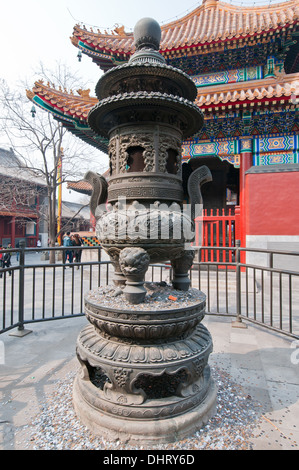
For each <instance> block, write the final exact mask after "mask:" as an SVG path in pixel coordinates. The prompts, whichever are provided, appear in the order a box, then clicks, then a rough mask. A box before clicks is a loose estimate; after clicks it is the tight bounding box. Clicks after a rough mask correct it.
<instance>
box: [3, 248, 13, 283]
mask: <svg viewBox="0 0 299 470" xmlns="http://www.w3.org/2000/svg"><path fill="white" fill-rule="evenodd" d="M10 248H11V244H10V243H9V244H8V245H7V249H10ZM2 262H3V268H9V267H10V266H11V253H10V252H8V251H7V252H6V253H4V256H3V261H2ZM8 274H9V275H10V276H11V271H8Z"/></svg>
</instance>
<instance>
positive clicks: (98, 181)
mask: <svg viewBox="0 0 299 470" xmlns="http://www.w3.org/2000/svg"><path fill="white" fill-rule="evenodd" d="M84 179H85V180H86V181H88V182H89V183H90V184H91V186H92V188H93V190H92V194H91V197H90V203H89V206H90V210H91V213H92V214H93V215H94V216H95V217H96V208H97V207H98V206H99V205H100V204H105V202H106V201H107V196H108V183H107V180H106V179H105V178H104V176H102V175H99V174H98V173H94V172H93V171H88V172H87V173H86V174H85V176H84Z"/></svg>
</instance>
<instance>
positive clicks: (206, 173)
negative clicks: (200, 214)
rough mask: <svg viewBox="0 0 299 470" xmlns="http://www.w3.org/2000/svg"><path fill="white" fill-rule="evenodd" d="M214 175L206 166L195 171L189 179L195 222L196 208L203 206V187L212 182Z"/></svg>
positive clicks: (192, 214) (189, 191)
mask: <svg viewBox="0 0 299 470" xmlns="http://www.w3.org/2000/svg"><path fill="white" fill-rule="evenodd" d="M212 180H213V178H212V174H211V172H210V170H209V168H208V167H207V166H205V165H203V166H201V167H199V168H197V169H196V170H194V171H193V172H192V173H191V175H190V176H189V179H188V187H187V188H188V195H189V198H190V204H191V218H192V220H194V218H195V215H196V214H195V206H196V204H202V203H203V199H202V194H201V186H202V185H203V184H205V183H208V182H209V181H212Z"/></svg>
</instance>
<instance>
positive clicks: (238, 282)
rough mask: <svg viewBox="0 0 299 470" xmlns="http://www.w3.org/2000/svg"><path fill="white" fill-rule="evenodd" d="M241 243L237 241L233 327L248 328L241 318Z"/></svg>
mask: <svg viewBox="0 0 299 470" xmlns="http://www.w3.org/2000/svg"><path fill="white" fill-rule="evenodd" d="M240 246H241V242H240V240H236V310H237V312H236V313H237V315H236V320H235V321H233V322H232V326H233V327H235V328H247V326H246V325H245V324H244V323H242V318H241V314H242V312H241V295H242V294H241V266H240V260H241V250H240Z"/></svg>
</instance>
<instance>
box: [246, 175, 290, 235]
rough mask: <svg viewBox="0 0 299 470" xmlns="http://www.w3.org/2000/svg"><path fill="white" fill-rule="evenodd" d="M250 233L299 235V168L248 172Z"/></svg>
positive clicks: (248, 228)
mask: <svg viewBox="0 0 299 470" xmlns="http://www.w3.org/2000/svg"><path fill="white" fill-rule="evenodd" d="M245 193H246V194H245V200H246V235H299V171H290V172H279V173H276V172H273V173H258V174H254V173H252V174H247V175H246V191H245Z"/></svg>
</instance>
